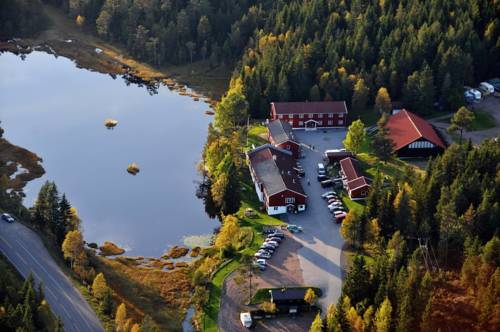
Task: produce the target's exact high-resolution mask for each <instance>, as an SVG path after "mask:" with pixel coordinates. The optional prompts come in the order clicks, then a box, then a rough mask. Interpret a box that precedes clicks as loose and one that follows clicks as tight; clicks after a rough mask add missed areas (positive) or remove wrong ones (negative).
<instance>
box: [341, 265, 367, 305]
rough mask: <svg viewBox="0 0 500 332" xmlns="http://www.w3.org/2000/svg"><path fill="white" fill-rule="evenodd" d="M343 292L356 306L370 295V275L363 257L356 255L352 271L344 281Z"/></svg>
mask: <svg viewBox="0 0 500 332" xmlns="http://www.w3.org/2000/svg"><path fill="white" fill-rule="evenodd" d="M342 289H343V292H344V294H345V295H346V296H348V297H349V298H350V299H351V301H352V302H353V303H354V304H356V303H358V302H361V301H362V300H363V299H364V298H365V297H367V296H368V295H369V291H370V273H369V272H368V270H367V268H366V266H365V259H364V258H363V256H360V255H356V256H354V259H353V261H352V266H351V269H350V270H349V273H348V275H347V276H346V279H345V281H344V285H343V287H342Z"/></svg>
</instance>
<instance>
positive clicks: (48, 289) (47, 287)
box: [45, 286, 57, 299]
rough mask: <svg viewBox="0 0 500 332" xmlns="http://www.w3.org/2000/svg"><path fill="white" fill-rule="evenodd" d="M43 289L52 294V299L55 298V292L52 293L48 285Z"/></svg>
mask: <svg viewBox="0 0 500 332" xmlns="http://www.w3.org/2000/svg"><path fill="white" fill-rule="evenodd" d="M45 289H47V291H48V292H49V293H50V295H52V296H53V297H54V299H57V296H56V294H54V292H53V291H52V289H50V287H49V286H45Z"/></svg>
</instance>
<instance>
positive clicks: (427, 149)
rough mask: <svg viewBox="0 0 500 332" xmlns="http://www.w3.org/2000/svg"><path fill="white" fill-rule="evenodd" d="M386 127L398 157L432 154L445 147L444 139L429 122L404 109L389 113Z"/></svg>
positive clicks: (441, 150) (439, 151)
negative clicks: (392, 113)
mask: <svg viewBox="0 0 500 332" xmlns="http://www.w3.org/2000/svg"><path fill="white" fill-rule="evenodd" d="M386 128H387V129H388V130H389V137H390V138H391V139H392V141H393V142H394V151H395V152H396V154H397V155H398V156H399V157H425V156H433V155H436V154H439V153H442V152H443V151H444V149H445V148H446V144H445V142H444V140H443V139H442V138H441V137H440V136H439V134H438V133H437V132H436V130H435V129H434V127H433V126H432V125H431V124H430V123H429V122H427V121H426V120H424V119H422V118H421V117H419V116H418V115H416V114H414V113H412V112H409V111H407V110H405V109H403V110H401V111H400V112H398V113H396V114H394V115H391V116H390V117H389V119H388V121H387V124H386Z"/></svg>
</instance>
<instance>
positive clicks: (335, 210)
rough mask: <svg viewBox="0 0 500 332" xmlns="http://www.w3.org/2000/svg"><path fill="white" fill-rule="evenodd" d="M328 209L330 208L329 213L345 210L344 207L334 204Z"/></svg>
mask: <svg viewBox="0 0 500 332" xmlns="http://www.w3.org/2000/svg"><path fill="white" fill-rule="evenodd" d="M328 210H330V213H335V212H344V213H345V212H346V211H345V209H344V208H343V207H340V206H336V207H332V208H329V209H328Z"/></svg>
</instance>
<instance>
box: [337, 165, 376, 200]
mask: <svg viewBox="0 0 500 332" xmlns="http://www.w3.org/2000/svg"><path fill="white" fill-rule="evenodd" d="M340 173H341V175H342V182H343V184H344V188H345V190H346V191H347V194H348V195H349V198H351V199H352V200H353V201H355V200H360V199H365V198H366V197H367V196H368V193H369V191H370V187H371V185H370V183H371V181H370V179H368V178H367V177H366V176H364V175H363V174H362V173H361V171H360V169H359V165H358V161H357V160H356V159H354V158H350V157H348V158H344V159H342V160H341V161H340Z"/></svg>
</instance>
